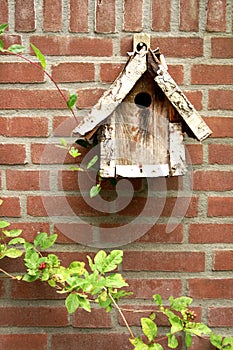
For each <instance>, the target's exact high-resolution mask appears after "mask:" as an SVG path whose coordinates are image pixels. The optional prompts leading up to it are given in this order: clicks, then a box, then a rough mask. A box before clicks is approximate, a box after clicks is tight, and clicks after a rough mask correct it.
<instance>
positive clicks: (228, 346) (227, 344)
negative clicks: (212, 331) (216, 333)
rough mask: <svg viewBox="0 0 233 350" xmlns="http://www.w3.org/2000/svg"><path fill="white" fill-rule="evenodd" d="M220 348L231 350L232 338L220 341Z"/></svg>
mask: <svg viewBox="0 0 233 350" xmlns="http://www.w3.org/2000/svg"><path fill="white" fill-rule="evenodd" d="M222 346H223V347H224V349H228V350H232V349H233V338H232V337H226V338H224V339H223V341H222Z"/></svg>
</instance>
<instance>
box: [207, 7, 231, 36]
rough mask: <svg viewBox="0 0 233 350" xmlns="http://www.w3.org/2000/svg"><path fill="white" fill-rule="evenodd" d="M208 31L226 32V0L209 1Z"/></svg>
mask: <svg viewBox="0 0 233 350" xmlns="http://www.w3.org/2000/svg"><path fill="white" fill-rule="evenodd" d="M206 30H207V31H209V32H224V31H226V0H220V1H219V0H208V3H207V23H206Z"/></svg>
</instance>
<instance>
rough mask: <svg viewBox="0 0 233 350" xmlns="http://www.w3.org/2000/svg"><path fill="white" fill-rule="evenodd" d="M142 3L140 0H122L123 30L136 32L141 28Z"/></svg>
mask: <svg viewBox="0 0 233 350" xmlns="http://www.w3.org/2000/svg"><path fill="white" fill-rule="evenodd" d="M142 5H143V1H142V0H124V30H125V31H131V32H137V31H140V30H141V29H142V12H143V11H142ZM129 51H131V50H129Z"/></svg>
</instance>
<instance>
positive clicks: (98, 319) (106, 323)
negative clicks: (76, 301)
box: [73, 308, 112, 328]
mask: <svg viewBox="0 0 233 350" xmlns="http://www.w3.org/2000/svg"><path fill="white" fill-rule="evenodd" d="M73 327H78V328H112V321H111V316H110V314H109V313H107V312H106V311H105V310H103V309H94V308H92V309H91V312H90V313H89V312H86V311H85V310H83V309H78V310H77V311H76V312H75V314H74V316H73Z"/></svg>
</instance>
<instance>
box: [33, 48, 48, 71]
mask: <svg viewBox="0 0 233 350" xmlns="http://www.w3.org/2000/svg"><path fill="white" fill-rule="evenodd" d="M31 48H32V49H33V51H34V53H35V55H36V57H37V59H38V60H39V61H40V64H41V67H42V68H43V70H45V68H46V60H45V56H44V55H43V54H42V52H41V51H40V50H39V49H38V47H36V46H35V45H33V44H31Z"/></svg>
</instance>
